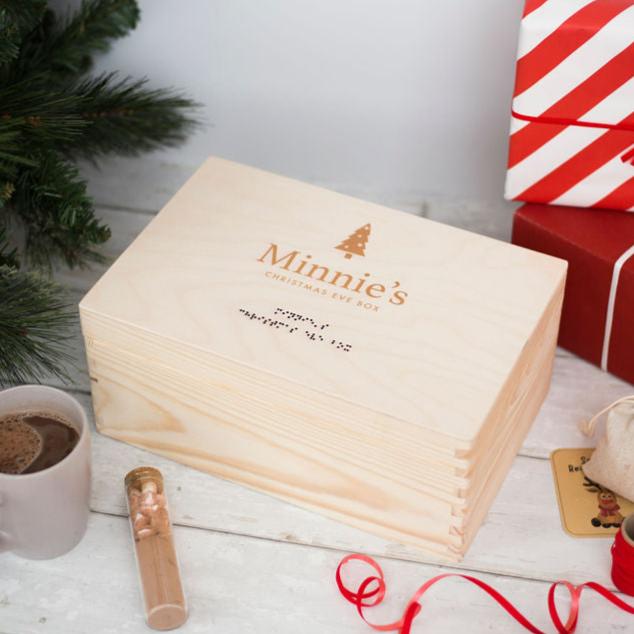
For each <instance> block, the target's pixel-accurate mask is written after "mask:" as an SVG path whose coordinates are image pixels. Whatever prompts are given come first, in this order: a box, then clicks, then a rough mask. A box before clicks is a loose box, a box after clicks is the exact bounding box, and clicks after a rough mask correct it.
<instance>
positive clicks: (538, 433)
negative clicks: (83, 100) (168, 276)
mask: <svg viewBox="0 0 634 634" xmlns="http://www.w3.org/2000/svg"><path fill="white" fill-rule="evenodd" d="M123 189H125V188H123ZM97 190H98V191H99V187H98V186H97ZM104 191H105V189H104ZM127 191H130V190H129V189H128V190H127ZM135 191H136V193H135V194H134V196H137V199H134V200H132V199H131V198H130V197H128V199H126V200H124V201H123V204H119V208H114V207H103V208H101V209H100V211H101V213H102V215H103V216H104V218H105V219H106V220H107V221H108V223H109V224H110V226H111V228H112V231H113V238H112V240H111V241H110V243H109V245H108V251H109V253H110V254H112V255H116V253H118V252H120V251H121V249H122V248H124V247H125V246H126V245H127V244H128V243H129V242H130V241H131V240H132V238H133V237H134V236H135V235H136V234H137V233H138V231H139V230H140V229H141V228H142V227H143V226H144V225H145V224H146V223H147V222H148V221H149V220H150V218H151V215H150V214H149V213H147V212H139V211H131V210H130V208H135V207H136V208H145V209H150V210H151V209H152V208H153V207H155V206H157V205H155V202H154V199H152V202H151V203H150V204H143V203H142V202H140V201H141V200H142V199H141V194H139V193H138V190H135ZM172 191H173V188H172V187H171V186H168V187H167V188H166V191H164V192H161V193H160V195H159V199H160V202H163V200H164V198H165V197H167V196H168V194H170V193H171V192H172ZM109 192H110V194H112V190H109ZM152 195H154V194H152ZM116 196H117V192H115V194H114V198H115V199H114V201H113V199H109V200H108V201H109V202H111V204H114V203H120V201H118V200H116ZM134 196H132V198H134ZM149 198H151V196H149ZM102 199H103V197H102ZM124 206H125V207H127V209H126V208H122V207H124ZM467 216H469V214H467ZM482 217H484V214H483V215H482ZM462 224H463V225H468V224H469V223H468V222H463V223H462ZM473 224H474V225H476V226H478V227H479V228H480V227H481V226H480V225H478V222H477V221H475V222H474V223H473ZM493 233H496V231H493ZM99 274H100V271H92V272H85V271H82V272H79V273H72V274H67V273H64V272H60V273H59V277H60V279H63V280H65V281H66V282H68V284H69V285H70V286H71V287H72V289H73V293H74V294H75V296H76V297H77V299H79V297H80V296H81V295H82V294H83V293H84V292H85V290H86V289H87V288H88V287H89V286H90V285H91V284H92V283H93V282H94V280H95V279H96V278H97V277H98V275H99ZM76 357H77V368H76V370H75V372H74V373H73V381H72V385H71V386H70V387H69V386H66V389H68V390H69V391H70V392H72V393H73V394H74V395H75V396H77V398H78V399H79V400H80V401H81V402H82V403H83V404H84V405H85V407H86V408H88V409H89V410H90V396H89V383H88V378H87V375H86V371H85V364H84V359H83V349H82V345H81V343H80V340H79V337H78V338H77V343H76ZM50 383H51V384H53V385H59V383H58V382H56V381H51V382H50ZM633 389H634V388H632V386H631V385H629V384H627V383H624V382H622V381H620V380H618V379H616V378H615V377H613V376H611V375H608V374H604V373H602V372H601V371H599V370H598V369H597V368H595V367H593V366H591V365H589V364H587V363H585V362H583V361H580V360H579V359H577V358H575V357H573V356H572V355H570V354H568V353H566V352H564V351H560V352H559V353H558V356H557V360H556V365H555V376H554V382H553V385H552V389H551V392H550V395H549V397H548V400H547V402H546V404H545V405H544V407H543V409H542V411H541V413H540V415H539V418H538V420H537V422H536V423H535V425H534V427H533V429H532V431H531V433H530V434H529V436H528V438H527V439H526V442H525V443H524V446H523V447H522V450H521V452H520V455H519V456H518V457H517V459H516V460H515V463H514V464H513V467H512V470H511V472H510V474H509V476H508V478H507V479H506V482H505V483H504V486H503V487H502V490H501V491H500V493H499V495H498V497H497V499H496V501H495V503H494V505H493V507H492V509H491V511H490V513H489V515H488V517H487V519H486V521H485V523H484V525H483V527H482V529H481V530H480V532H479V534H478V536H477V538H476V540H475V543H474V544H473V546H472V548H471V550H470V551H469V553H468V555H467V557H466V558H465V560H464V562H463V563H462V564H461V565H460V566H459V568H461V569H462V570H467V571H469V572H470V573H471V574H476V575H477V576H479V577H481V578H482V579H484V580H486V581H488V582H489V583H492V584H493V585H494V586H495V587H496V588H497V589H498V590H500V591H501V592H503V593H504V594H506V595H507V596H508V597H509V598H510V599H511V600H513V601H514V602H515V603H516V604H517V605H518V606H519V607H520V609H522V610H523V611H524V612H525V614H526V615H527V616H528V617H529V618H530V619H532V620H533V621H534V622H535V623H536V624H538V625H539V626H540V627H542V628H543V629H545V630H546V631H548V632H551V631H553V628H552V626H551V625H550V623H549V620H548V616H547V608H546V595H547V591H548V587H549V585H550V582H552V581H554V580H556V579H561V578H564V579H569V580H571V581H573V582H581V581H585V580H590V579H592V580H595V581H598V582H600V583H603V584H605V585H606V586H608V587H610V588H612V583H611V581H610V578H609V569H610V557H609V549H610V545H611V540H608V539H574V538H572V537H569V536H568V535H566V534H565V533H564V532H563V530H562V529H561V524H560V520H559V512H558V509H557V503H556V499H555V493H554V489H553V483H552V478H551V472H550V465H549V462H548V456H549V454H550V452H551V451H552V450H553V449H556V448H559V447H580V446H584V445H586V444H589V443H588V440H587V439H586V438H584V437H583V436H582V435H581V433H580V432H579V431H578V430H577V422H578V421H579V419H581V418H582V417H586V416H588V415H591V414H592V413H593V412H595V411H596V410H598V409H600V408H601V407H603V406H604V405H605V404H607V403H608V402H610V401H611V400H613V399H615V398H617V397H620V396H623V395H625V394H628V393H631V392H632V391H633ZM93 456H94V486H93V496H92V509H93V513H92V516H91V520H90V526H89V529H88V533H87V535H86V537H85V539H84V540H83V542H82V543H81V544H80V545H79V547H77V548H76V549H75V550H74V551H73V552H71V553H70V554H68V555H66V556H64V557H60V558H59V559H55V560H51V561H45V562H36V561H27V560H22V559H19V558H17V557H15V556H13V555H11V554H3V555H0V634H41V633H43V632H45V633H51V634H53V633H56V634H57V633H59V634H93V633H95V634H108V633H112V634H115V633H116V634H120V633H127V632H132V633H135V632H145V631H148V630H147V629H146V627H145V625H144V623H143V617H142V611H141V607H140V595H139V590H138V587H137V579H136V572H135V568H134V560H133V554H132V545H131V542H130V536H129V532H128V525H127V520H126V518H125V506H124V498H123V476H124V474H125V473H126V472H127V471H128V470H129V469H131V468H133V467H135V466H138V465H140V464H147V463H149V464H152V465H155V466H157V467H159V468H160V469H161V470H162V471H163V473H164V475H165V478H166V482H167V488H168V494H169V498H170V504H171V510H172V518H173V521H174V523H175V525H176V527H175V536H176V540H177V547H178V551H179V553H180V559H181V566H182V572H183V579H184V584H185V588H186V593H187V595H188V599H189V605H190V618H189V621H188V623H187V624H186V625H185V626H184V627H183V628H182V631H183V632H187V633H194V632H200V633H203V632H204V633H205V634H208V633H210V632H219V633H221V634H250V633H258V634H260V633H262V634H268V633H275V634H277V633H280V634H291V633H292V634H296V633H298V632H301V633H302V634H340V633H343V632H349V633H359V634H361V633H363V632H367V633H369V632H370V631H371V630H370V629H369V628H368V627H367V626H366V625H365V624H363V623H362V622H361V621H360V619H359V617H358V615H357V614H356V612H355V610H354V608H353V607H352V606H351V605H350V604H348V603H346V602H345V601H344V600H343V599H342V598H341V597H340V596H339V594H338V591H337V589H336V586H335V583H334V572H335V568H336V566H337V563H338V562H339V560H340V559H341V557H343V556H344V555H345V554H346V553H349V552H352V551H361V552H364V553H368V554H372V555H374V556H376V557H377V559H378V560H379V562H380V563H381V565H382V566H383V568H384V571H385V573H386V577H387V582H388V598H387V601H386V605H385V606H384V607H383V606H382V607H381V608H379V609H376V610H375V611H374V612H376V618H375V620H376V621H386V620H387V619H388V618H396V616H397V615H400V613H401V611H402V609H403V607H404V605H405V602H406V600H407V598H408V596H409V595H410V594H411V593H413V592H414V590H415V589H416V588H417V587H418V586H419V585H420V584H421V583H422V582H423V581H424V580H426V579H427V578H428V577H430V576H433V575H436V574H438V573H439V572H442V571H446V570H447V568H446V567H444V566H440V565H437V564H434V563H433V562H432V561H431V560H428V559H426V558H425V557H422V556H420V555H419V554H418V553H417V552H416V551H415V550H413V549H410V548H406V547H403V546H401V545H399V544H395V543H390V542H387V541H385V540H383V539H379V538H377V537H374V536H372V535H369V534H366V533H363V532H361V531H359V530H356V529H352V528H349V527H347V526H345V525H342V524H338V523H336V522H334V521H331V520H327V519H324V518H322V517H320V516H319V515H315V514H312V513H309V512H307V511H304V510H301V509H299V508H295V507H293V506H290V505H288V504H285V503H282V502H279V501H277V500H275V499H273V498H271V497H268V496H265V495H262V494H259V493H256V492H253V491H250V490H247V489H245V488H243V487H240V486H237V485H234V484H232V483H229V482H225V481H222V480H219V479H217V478H214V477H211V476H209V475H206V474H203V473H199V472H197V471H194V470H192V469H188V468H185V467H182V466H180V465H178V464H176V463H172V462H170V461H168V460H165V459H163V458H159V457H157V456H154V455H151V454H149V453H147V452H145V451H141V450H139V449H135V448H133V447H129V446H126V445H124V444H121V443H118V442H116V441H114V440H111V439H109V438H105V437H102V436H100V435H98V434H96V433H95V434H94V448H93ZM43 531H45V527H44V528H43ZM564 603H565V601H564ZM414 631H415V632H421V633H423V632H434V633H455V632H464V633H465V634H467V633H468V634H477V633H479V632H488V633H491V632H504V633H510V632H520V631H524V630H522V629H521V628H520V626H519V625H516V624H515V622H514V621H512V620H511V618H510V617H508V616H507V615H506V614H505V613H504V612H502V610H501V609H500V608H499V607H498V606H497V605H496V604H494V603H493V602H492V601H491V600H490V599H489V597H487V596H486V595H485V594H483V593H482V592H481V591H479V590H478V589H476V588H474V587H472V586H468V585H467V584H466V582H463V581H459V580H448V581H444V582H442V583H441V584H440V585H438V586H435V587H434V589H433V590H432V591H431V592H430V593H429V594H428V595H426V597H425V600H424V610H423V612H422V614H421V615H420V616H419V617H418V619H417V622H416V626H415V628H414ZM579 631H580V632H597V633H599V632H600V633H601V634H604V633H616V632H619V633H622V632H626V631H632V632H634V617H632V616H628V615H626V614H624V613H622V612H619V611H617V610H616V609H615V608H613V607H611V606H609V605H608V604H606V603H604V602H603V601H602V600H601V599H600V598H598V597H597V596H593V595H592V593H590V592H589V593H588V594H587V595H585V594H584V597H583V599H582V608H581V619H580V628H579Z"/></svg>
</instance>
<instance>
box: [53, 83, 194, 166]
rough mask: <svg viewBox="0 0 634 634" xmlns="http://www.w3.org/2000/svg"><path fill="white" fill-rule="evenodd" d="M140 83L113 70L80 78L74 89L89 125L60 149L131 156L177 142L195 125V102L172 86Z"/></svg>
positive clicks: (90, 154)
mask: <svg viewBox="0 0 634 634" xmlns="http://www.w3.org/2000/svg"><path fill="white" fill-rule="evenodd" d="M145 86H146V80H138V81H133V80H130V79H129V78H126V79H122V80H117V79H116V75H114V74H108V75H103V76H101V77H98V78H96V79H93V80H90V81H87V82H84V83H82V84H81V85H80V86H79V87H78V89H77V94H78V96H80V97H81V101H82V105H81V107H82V111H81V116H82V117H83V118H84V120H85V121H87V122H89V125H88V126H87V127H86V128H85V130H84V131H83V134H82V136H81V139H80V140H77V142H75V141H74V140H73V141H71V142H70V143H66V144H64V145H63V148H64V150H65V151H66V152H67V153H68V154H69V155H71V156H84V157H94V156H95V155H100V154H106V153H109V152H116V153H118V154H125V155H129V156H132V155H136V154H139V153H141V152H146V151H149V150H155V149H157V148H159V147H165V146H172V145H176V144H177V143H180V142H182V141H183V140H184V139H185V138H186V136H187V134H188V133H189V132H191V131H192V129H194V128H195V127H196V126H197V125H198V124H197V122H196V120H195V119H194V118H193V116H192V115H191V113H192V112H193V110H194V109H195V108H197V107H198V105H197V104H196V103H195V102H193V101H192V100H190V99H187V98H185V97H183V96H182V95H180V94H178V93H176V92H174V91H172V90H168V89H150V88H146V87H145Z"/></svg>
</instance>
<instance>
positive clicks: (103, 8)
mask: <svg viewBox="0 0 634 634" xmlns="http://www.w3.org/2000/svg"><path fill="white" fill-rule="evenodd" d="M139 16H140V11H139V7H138V4H137V2H136V0H83V2H82V3H81V5H80V7H79V9H78V10H77V11H76V12H75V13H74V14H73V15H71V16H70V17H68V18H66V19H65V20H61V21H60V20H58V19H56V17H55V14H54V13H53V12H52V11H47V14H46V16H45V19H44V20H43V21H42V24H41V26H40V28H39V29H37V30H36V31H35V32H34V33H33V34H32V36H31V37H30V38H29V39H27V40H26V41H25V42H24V44H23V46H22V51H21V54H20V58H19V60H18V63H17V64H16V71H17V72H18V74H19V75H24V74H25V73H33V72H42V71H49V72H52V73H55V74H57V75H58V76H60V77H67V76H73V77H74V76H77V75H78V74H82V73H85V72H86V71H88V70H89V69H90V67H91V66H92V54H93V53H96V52H104V51H106V50H108V48H109V47H110V43H111V41H112V40H114V39H117V38H120V37H123V36H124V35H127V34H128V33H129V32H130V31H131V30H132V29H134V28H135V27H136V25H137V23H138V21H139Z"/></svg>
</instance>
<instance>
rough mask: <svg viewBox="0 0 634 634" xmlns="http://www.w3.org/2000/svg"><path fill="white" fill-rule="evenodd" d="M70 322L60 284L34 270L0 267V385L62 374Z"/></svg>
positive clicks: (72, 315)
mask: <svg viewBox="0 0 634 634" xmlns="http://www.w3.org/2000/svg"><path fill="white" fill-rule="evenodd" d="M75 322H76V319H75V313H74V310H72V308H71V306H70V305H69V304H68V303H67V302H66V301H65V300H64V298H63V294H62V289H61V288H60V287H59V286H58V285H57V284H55V283H54V282H52V281H51V280H49V279H47V278H44V277H41V276H39V275H38V274H36V273H25V272H20V271H17V270H15V269H13V268H11V267H8V266H0V385H7V384H10V383H24V382H26V381H29V380H33V379H36V380H41V379H43V378H45V377H46V376H47V375H50V374H54V375H56V376H58V377H60V378H62V379H67V375H66V373H65V371H64V369H63V367H62V364H63V363H64V362H69V361H70V360H71V358H72V357H71V356H70V355H69V354H68V352H67V345H66V342H67V341H68V340H69V339H70V338H71V337H72V334H73V326H74V324H75Z"/></svg>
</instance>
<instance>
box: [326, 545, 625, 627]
mask: <svg viewBox="0 0 634 634" xmlns="http://www.w3.org/2000/svg"><path fill="white" fill-rule="evenodd" d="M619 534H620V533H619ZM614 548H615V547H613V550H614ZM632 550H633V551H634V549H632ZM630 554H631V553H630ZM632 556H634V555H632ZM352 561H359V562H362V563H365V564H367V565H369V566H370V567H371V568H373V570H374V572H375V574H373V575H370V576H369V577H366V578H365V579H364V580H363V581H362V582H361V583H360V584H359V586H358V588H357V589H356V590H351V589H350V588H348V587H347V586H346V585H345V583H344V582H343V579H342V570H343V567H344V566H345V565H346V564H348V563H350V562H352ZM629 570H630V574H631V571H632V569H631V568H630V569H629ZM448 577H460V578H461V579H465V580H466V581H469V582H470V583H473V584H474V585H476V586H478V587H479V588H480V589H482V590H484V591H485V592H486V593H487V594H488V595H489V596H490V597H492V598H493V599H494V600H495V601H496V602H497V603H498V604H499V605H500V606H501V607H502V608H503V609H504V610H505V611H506V612H507V613H508V614H509V615H510V616H511V617H513V619H515V620H516V621H517V622H518V623H519V624H520V625H521V626H522V627H524V629H526V630H528V631H529V632H532V634H546V632H544V631H543V630H540V629H539V628H538V627H537V626H536V625H534V624H533V623H532V622H531V621H530V620H529V619H528V618H526V617H525V616H524V615H523V614H522V613H521V612H520V611H519V610H518V609H517V608H516V607H515V606H514V605H513V604H512V603H511V602H510V601H509V600H508V599H507V598H506V597H504V596H503V595H502V594H500V593H499V592H498V591H497V590H496V589H495V588H493V587H492V586H490V585H489V584H488V583H485V582H484V581H481V580H480V579H477V578H476V577H471V576H470V575H463V574H460V573H446V574H442V575H437V576H436V577H432V578H431V579H429V580H427V581H426V582H425V583H424V584H423V585H422V586H420V588H418V590H417V591H416V592H415V593H414V595H413V596H412V598H411V599H410V600H409V601H408V603H407V605H406V607H405V610H404V612H403V616H402V617H401V618H400V619H398V620H397V621H393V622H392V623H386V624H376V623H371V622H370V621H369V620H368V619H367V618H366V616H365V613H364V610H365V609H366V608H372V607H375V606H377V605H379V603H381V602H382V601H383V599H384V598H385V595H386V592H387V586H386V584H385V579H384V576H383V570H382V569H381V566H380V565H379V564H378V563H377V562H376V561H375V560H374V559H372V557H369V556H367V555H361V554H354V555H347V556H346V557H344V558H343V559H342V560H341V562H340V563H339V565H338V566H337V572H336V574H335V581H336V583H337V587H338V588H339V592H340V593H341V594H342V596H343V597H344V598H345V599H346V601H348V602H349V603H352V604H353V605H354V606H355V607H356V608H357V612H358V614H359V616H360V617H361V618H362V619H363V621H365V623H366V624H367V625H369V626H370V627H371V628H372V629H373V630H375V631H377V632H399V634H411V628H412V623H413V622H414V619H415V618H416V617H417V616H418V615H419V614H420V613H421V610H422V605H421V603H420V600H421V599H422V597H423V595H424V594H425V593H426V592H427V590H429V588H431V587H432V586H433V585H434V584H436V583H438V582H439V581H441V580H442V579H446V578H448ZM558 586H563V587H564V588H566V590H568V593H569V595H570V608H569V612H568V617H567V619H566V621H565V622H563V621H562V620H561V616H560V615H559V612H558V610H557V605H556V599H555V591H556V590H557V587H558ZM617 587H618V586H617ZM584 588H590V589H591V590H594V591H595V592H597V593H598V594H600V595H601V596H602V597H603V598H604V599H607V600H608V601H609V602H610V603H612V604H613V605H615V606H616V607H618V608H620V609H621V610H623V611H625V612H628V613H629V614H634V606H631V605H629V604H627V603H625V601H623V600H622V599H620V598H619V597H618V596H617V595H616V594H614V593H613V592H611V591H610V590H608V589H607V588H604V587H603V586H602V585H600V584H598V583H595V582H593V581H588V582H586V583H582V584H581V585H579V586H575V585H573V584H572V583H570V582H569V581H563V580H562V581H556V582H555V583H553V584H552V585H551V586H550V589H549V591H548V612H549V614H550V619H551V621H552V623H553V625H554V626H555V628H556V630H557V632H558V634H574V632H575V630H576V629H577V622H578V618H579V605H580V598H581V593H582V592H583V590H584Z"/></svg>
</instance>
